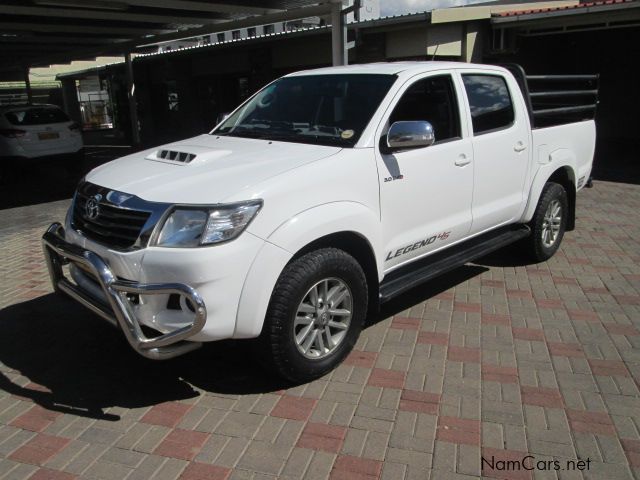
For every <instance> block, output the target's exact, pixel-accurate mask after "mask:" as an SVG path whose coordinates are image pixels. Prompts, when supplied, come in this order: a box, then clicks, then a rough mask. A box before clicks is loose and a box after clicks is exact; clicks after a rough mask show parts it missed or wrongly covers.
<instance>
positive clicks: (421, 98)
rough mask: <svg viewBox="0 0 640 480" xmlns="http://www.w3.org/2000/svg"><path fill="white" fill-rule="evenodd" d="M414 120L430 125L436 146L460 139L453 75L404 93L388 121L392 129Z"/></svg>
mask: <svg viewBox="0 0 640 480" xmlns="http://www.w3.org/2000/svg"><path fill="white" fill-rule="evenodd" d="M411 120H424V121H427V122H429V123H431V125H432V126H433V130H434V132H435V136H436V142H441V141H445V140H451V139H453V138H458V137H460V120H459V119H458V103H457V102H456V95H455V90H454V87H453V81H452V80H451V76H450V75H438V76H435V77H428V78H424V79H422V80H418V81H417V82H416V83H414V84H413V85H411V86H410V87H409V88H408V89H407V91H406V92H404V94H403V95H402V98H401V99H400V101H399V102H398V104H397V105H396V106H395V108H394V109H393V113H392V114H391V116H390V117H389V125H391V124H392V123H394V122H399V121H411Z"/></svg>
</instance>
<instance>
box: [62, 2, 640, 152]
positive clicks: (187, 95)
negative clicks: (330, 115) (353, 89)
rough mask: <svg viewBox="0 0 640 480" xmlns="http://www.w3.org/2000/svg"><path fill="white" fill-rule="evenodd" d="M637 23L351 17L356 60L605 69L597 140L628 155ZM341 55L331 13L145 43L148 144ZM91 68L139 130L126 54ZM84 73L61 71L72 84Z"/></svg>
mask: <svg viewBox="0 0 640 480" xmlns="http://www.w3.org/2000/svg"><path fill="white" fill-rule="evenodd" d="M639 26H640V2H639V1H634V0H607V1H602V2H591V3H578V2H577V1H562V2H536V3H535V4H531V3H516V4H513V3H508V2H502V3H500V2H492V3H491V4H487V5H479V6H473V7H464V8H449V9H436V10H433V11H431V12H423V13H417V14H411V15H401V16H395V17H387V18H375V19H367V20H363V19H361V20H359V21H352V22H351V23H349V24H348V41H349V45H350V46H351V48H350V49H349V51H348V56H349V62H350V63H365V62H373V61H397V60H430V59H447V60H460V61H474V62H483V61H484V62H490V63H505V62H517V63H519V64H521V65H522V66H523V67H524V68H525V69H526V70H527V72H528V73H533V74H535V73H555V74H571V73H601V85H600V107H599V110H598V139H599V140H598V151H599V152H611V151H614V152H618V151H621V152H622V153H620V155H623V156H624V155H626V154H627V153H625V152H630V151H633V148H636V147H635V146H637V143H638V140H637V136H636V134H635V132H636V131H637V130H638V127H639V125H638V122H640V120H638V116H637V115H636V114H635V112H636V110H637V109H638V107H640V98H639V96H640V93H639V92H638V89H637V88H635V87H634V83H633V82H634V77H633V76H632V75H629V72H631V71H633V68H634V65H633V63H634V59H635V58H636V57H637V50H638V48H640V47H639V46H638V45H640V43H639V42H637V41H635V39H638V34H639V33H640V29H639ZM226 33H228V32H225V35H226ZM225 39H226V36H225ZM331 62H332V41H331V27H330V26H329V25H327V24H326V23H324V24H323V23H322V22H320V23H318V24H317V25H304V24H303V25H302V26H299V27H298V28H295V29H291V30H288V29H285V28H283V29H282V30H281V31H279V32H275V31H274V32H272V33H266V34H265V33H264V30H263V32H262V34H258V32H257V30H256V35H255V36H249V35H248V34H247V36H245V37H241V38H239V39H235V40H233V39H232V40H225V41H224V42H212V43H205V42H200V43H195V44H190V45H186V46H183V47H181V48H176V49H172V50H170V51H161V52H158V51H156V52H153V53H149V54H146V55H140V56H139V57H137V58H136V59H135V61H134V62H133V70H134V77H135V85H136V91H137V99H138V107H137V113H138V119H139V128H140V138H141V141H142V144H143V145H145V146H151V145H157V144H160V143H164V142H167V141H172V140H177V139H180V138H185V137H188V136H192V135H196V134H200V133H204V132H207V131H209V130H210V129H211V128H212V127H213V126H214V125H215V124H216V123H217V119H218V118H219V116H220V115H221V114H224V113H227V112H229V111H231V110H233V109H234V108H235V107H236V106H237V105H238V104H239V103H240V102H241V101H242V100H244V99H245V98H247V96H248V95H250V94H251V93H252V92H254V91H255V90H257V89H258V88H260V87H261V86H263V85H264V84H266V83H267V82H269V81H271V80H273V79H274V78H277V77H279V76H281V75H284V74H286V73H289V72H292V71H295V70H300V69H306V68H313V67H319V66H324V65H329V64H331ZM91 74H92V75H96V74H97V75H98V76H99V78H100V81H102V82H104V85H106V90H107V91H108V93H109V98H110V101H111V103H112V104H113V106H114V107H113V125H114V128H115V129H120V130H121V131H122V137H123V138H125V139H126V138H129V139H131V138H132V136H131V134H130V128H129V124H130V123H129V122H128V117H129V112H128V103H127V101H126V88H125V86H126V82H125V74H126V72H125V68H124V64H115V65H110V66H107V67H102V68H101V69H99V71H98V72H95V71H92V72H91ZM86 75H87V72H76V73H71V74H63V75H59V79H60V80H61V81H62V83H63V85H66V89H67V90H68V91H70V90H71V87H70V84H71V83H74V84H75V82H76V81H78V80H80V79H82V78H84V76H86ZM72 107H73V106H68V107H67V108H68V109H69V108H72ZM73 108H75V107H73Z"/></svg>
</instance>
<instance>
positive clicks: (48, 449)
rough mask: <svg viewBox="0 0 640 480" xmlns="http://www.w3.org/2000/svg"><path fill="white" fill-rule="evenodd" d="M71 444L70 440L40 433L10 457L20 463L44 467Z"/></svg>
mask: <svg viewBox="0 0 640 480" xmlns="http://www.w3.org/2000/svg"><path fill="white" fill-rule="evenodd" d="M69 442H70V440H69V439H68V438H62V437H55V436H53V435H47V434H44V433H39V434H37V435H36V436H35V437H34V438H32V439H31V440H29V441H28V442H27V443H25V444H24V445H23V446H21V447H20V448H18V449H17V450H16V451H14V452H13V453H12V454H11V455H9V458H10V459H11V460H16V461H18V462H23V463H31V464H34V465H42V464H43V463H44V462H46V461H47V460H49V459H50V458H51V457H53V456H54V455H56V454H57V453H59V452H60V451H61V450H62V449H63V448H64V447H66V446H67V444H68V443H69Z"/></svg>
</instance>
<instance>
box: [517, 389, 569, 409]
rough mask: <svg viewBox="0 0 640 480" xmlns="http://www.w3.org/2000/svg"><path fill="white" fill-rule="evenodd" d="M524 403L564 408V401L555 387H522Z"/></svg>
mask: <svg viewBox="0 0 640 480" xmlns="http://www.w3.org/2000/svg"><path fill="white" fill-rule="evenodd" d="M520 391H521V394H522V403H524V404H526V405H538V406H540V407H552V408H562V407H563V401H562V395H560V392H559V391H558V390H556V389H553V388H544V387H527V386H524V385H522V386H521V387H520Z"/></svg>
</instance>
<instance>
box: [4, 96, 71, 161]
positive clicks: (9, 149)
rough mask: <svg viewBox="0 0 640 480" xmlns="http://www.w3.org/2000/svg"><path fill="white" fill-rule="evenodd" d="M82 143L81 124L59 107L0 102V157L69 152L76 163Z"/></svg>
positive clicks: (38, 155)
mask: <svg viewBox="0 0 640 480" xmlns="http://www.w3.org/2000/svg"><path fill="white" fill-rule="evenodd" d="M82 147H83V143H82V133H81V132H80V126H79V125H78V124H77V123H76V122H74V121H72V120H71V119H70V118H69V116H68V115H67V114H66V113H64V112H63V111H62V110H61V109H60V108H59V107H57V106H55V105H47V104H33V105H7V106H0V159H3V160H6V158H7V157H10V158H21V159H35V158H41V157H53V156H57V155H69V156H70V158H69V160H70V161H71V162H72V163H76V162H77V161H78V158H77V157H78V156H79V154H80V153H81V152H82ZM70 166H73V165H70Z"/></svg>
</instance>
